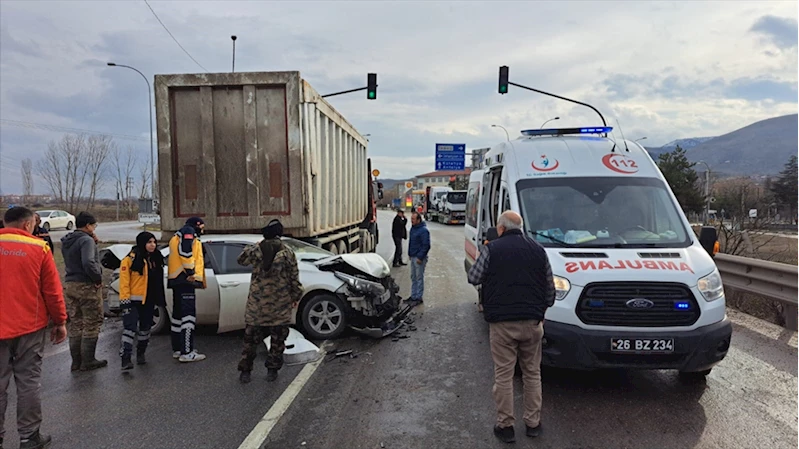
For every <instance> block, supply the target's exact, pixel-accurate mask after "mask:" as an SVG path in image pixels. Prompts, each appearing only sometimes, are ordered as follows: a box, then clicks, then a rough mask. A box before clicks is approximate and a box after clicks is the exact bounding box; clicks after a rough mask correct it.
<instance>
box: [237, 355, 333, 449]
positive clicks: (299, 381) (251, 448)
mask: <svg viewBox="0 0 799 449" xmlns="http://www.w3.org/2000/svg"><path fill="white" fill-rule="evenodd" d="M326 347H327V341H325V342H323V343H322V345H321V347H320V350H321V351H322V354H323V356H322V357H320V358H319V360H316V361H315V362H311V363H308V364H307V365H305V366H304V367H303V368H302V370H301V371H300V373H299V374H297V377H295V378H294V380H293V381H292V382H291V383H290V384H289V386H288V387H287V388H286V391H284V392H283V394H281V395H280V397H279V398H277V401H275V403H274V404H272V407H271V408H270V409H269V411H267V412H266V414H265V415H264V417H263V418H261V420H260V421H259V422H258V424H256V425H255V428H253V429H252V431H251V432H250V434H249V435H247V438H246V439H245V440H244V441H243V442H242V443H241V445H240V446H239V449H259V448H260V447H261V445H262V444H264V441H266V438H267V437H268V436H269V433H270V432H272V429H273V428H274V427H275V425H276V424H277V422H278V421H280V418H282V417H283V414H284V413H286V410H288V408H289V406H291V404H292V402H294V400H295V399H296V398H297V396H298V395H299V394H300V391H302V388H303V387H304V386H305V384H306V383H308V380H309V379H310V378H311V376H312V375H313V373H314V372H315V371H316V368H318V367H319V365H321V364H322V362H323V361H324V360H325V356H324V354H325V352H326V351H325V349H326Z"/></svg>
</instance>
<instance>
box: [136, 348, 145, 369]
mask: <svg viewBox="0 0 799 449" xmlns="http://www.w3.org/2000/svg"><path fill="white" fill-rule="evenodd" d="M144 351H145V349H144V348H136V364H137V365H145V364H147V358H146V357H144Z"/></svg>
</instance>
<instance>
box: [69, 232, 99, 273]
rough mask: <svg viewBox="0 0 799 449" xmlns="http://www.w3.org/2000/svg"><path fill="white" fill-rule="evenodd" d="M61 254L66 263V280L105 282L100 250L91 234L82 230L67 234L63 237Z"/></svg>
mask: <svg viewBox="0 0 799 449" xmlns="http://www.w3.org/2000/svg"><path fill="white" fill-rule="evenodd" d="M61 254H63V255H64V265H66V276H65V277H64V280H66V281H67V282H85V283H91V284H100V283H102V282H103V268H102V267H101V266H100V251H99V250H98V249H97V244H96V243H95V242H94V238H93V237H92V236H91V235H89V234H87V233H85V232H83V231H80V230H78V231H74V232H71V233H69V234H67V235H65V236H64V237H63V238H62V239H61Z"/></svg>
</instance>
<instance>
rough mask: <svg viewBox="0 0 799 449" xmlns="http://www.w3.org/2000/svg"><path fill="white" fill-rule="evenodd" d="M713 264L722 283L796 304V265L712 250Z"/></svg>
mask: <svg viewBox="0 0 799 449" xmlns="http://www.w3.org/2000/svg"><path fill="white" fill-rule="evenodd" d="M715 262H716V267H718V269H719V272H720V273H721V278H722V281H723V282H724V285H725V286H728V287H732V288H735V289H738V290H743V291H746V292H750V293H757V294H759V295H763V296H768V297H770V298H774V299H778V300H780V301H783V302H786V303H789V304H791V305H794V306H796V305H797V304H799V300H797V288H798V287H799V285H797V274H799V267H797V266H796V265H788V264H784V263H778V262H770V261H767V260H759V259H751V258H748V257H741V256H731V255H729V254H721V253H719V254H716V257H715Z"/></svg>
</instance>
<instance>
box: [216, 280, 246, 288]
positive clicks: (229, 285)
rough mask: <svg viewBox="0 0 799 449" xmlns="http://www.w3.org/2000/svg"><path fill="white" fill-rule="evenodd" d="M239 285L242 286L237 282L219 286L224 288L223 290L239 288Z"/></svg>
mask: <svg viewBox="0 0 799 449" xmlns="http://www.w3.org/2000/svg"><path fill="white" fill-rule="evenodd" d="M239 285H241V282H235V281H234V282H225V283H223V284H219V286H220V287H222V288H230V287H238V286H239Z"/></svg>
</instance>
